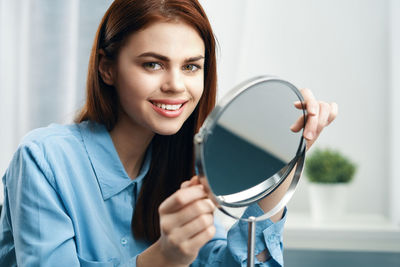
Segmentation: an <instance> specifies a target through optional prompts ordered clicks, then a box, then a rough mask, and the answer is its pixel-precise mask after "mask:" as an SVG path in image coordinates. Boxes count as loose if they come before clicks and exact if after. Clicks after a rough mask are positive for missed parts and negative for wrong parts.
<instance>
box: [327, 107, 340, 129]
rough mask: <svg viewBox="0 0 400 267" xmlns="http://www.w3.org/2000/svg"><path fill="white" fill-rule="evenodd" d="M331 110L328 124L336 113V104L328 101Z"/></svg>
mask: <svg viewBox="0 0 400 267" xmlns="http://www.w3.org/2000/svg"><path fill="white" fill-rule="evenodd" d="M330 108H331V112H330V113H329V117H328V124H330V123H331V122H332V121H333V120H334V119H335V118H336V116H337V114H338V105H337V104H336V103H335V102H332V103H330Z"/></svg>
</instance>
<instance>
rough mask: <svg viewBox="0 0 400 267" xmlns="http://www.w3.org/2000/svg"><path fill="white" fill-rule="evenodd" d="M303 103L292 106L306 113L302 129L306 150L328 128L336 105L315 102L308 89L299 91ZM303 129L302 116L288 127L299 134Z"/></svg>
mask: <svg viewBox="0 0 400 267" xmlns="http://www.w3.org/2000/svg"><path fill="white" fill-rule="evenodd" d="M300 91H301V94H302V95H303V97H304V102H300V101H296V102H295V103H294V106H295V107H296V108H297V109H305V110H306V111H307V117H306V126H305V129H304V133H303V135H304V138H305V139H306V141H307V148H310V147H311V145H312V144H313V143H314V142H315V140H316V139H317V138H318V136H319V134H320V133H321V131H322V130H323V129H324V128H325V127H326V126H328V125H329V124H330V123H331V122H332V121H333V120H334V119H335V118H336V116H337V113H338V106H337V104H336V103H330V104H328V103H326V102H323V101H317V100H316V99H315V97H314V95H313V93H312V92H311V91H310V90H309V89H301V90H300ZM303 127H304V119H303V116H300V117H299V118H298V119H297V120H296V122H295V123H294V124H293V125H292V126H291V127H290V129H291V130H292V131H293V132H299V131H300V130H301V129H302V128H303Z"/></svg>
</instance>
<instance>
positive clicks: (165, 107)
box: [153, 103, 182, 110]
mask: <svg viewBox="0 0 400 267" xmlns="http://www.w3.org/2000/svg"><path fill="white" fill-rule="evenodd" d="M153 104H154V105H156V106H157V107H159V108H162V109H166V110H178V109H180V108H181V107H182V104H179V105H166V104H161V103H153Z"/></svg>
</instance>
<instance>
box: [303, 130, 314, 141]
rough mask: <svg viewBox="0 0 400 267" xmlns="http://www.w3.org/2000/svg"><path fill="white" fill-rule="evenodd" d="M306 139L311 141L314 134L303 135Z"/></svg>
mask: <svg viewBox="0 0 400 267" xmlns="http://www.w3.org/2000/svg"><path fill="white" fill-rule="evenodd" d="M305 137H306V139H308V140H311V139H313V137H314V134H313V133H312V132H311V131H310V132H307V133H306V134H305Z"/></svg>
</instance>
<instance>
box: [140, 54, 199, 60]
mask: <svg viewBox="0 0 400 267" xmlns="http://www.w3.org/2000/svg"><path fill="white" fill-rule="evenodd" d="M138 57H154V58H156V59H159V60H162V61H170V59H169V58H168V57H166V56H163V55H160V54H157V53H154V52H146V53H143V54H140V55H139V56H138ZM200 59H204V56H201V55H199V56H195V57H190V58H186V59H185V62H193V61H198V60H200Z"/></svg>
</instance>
